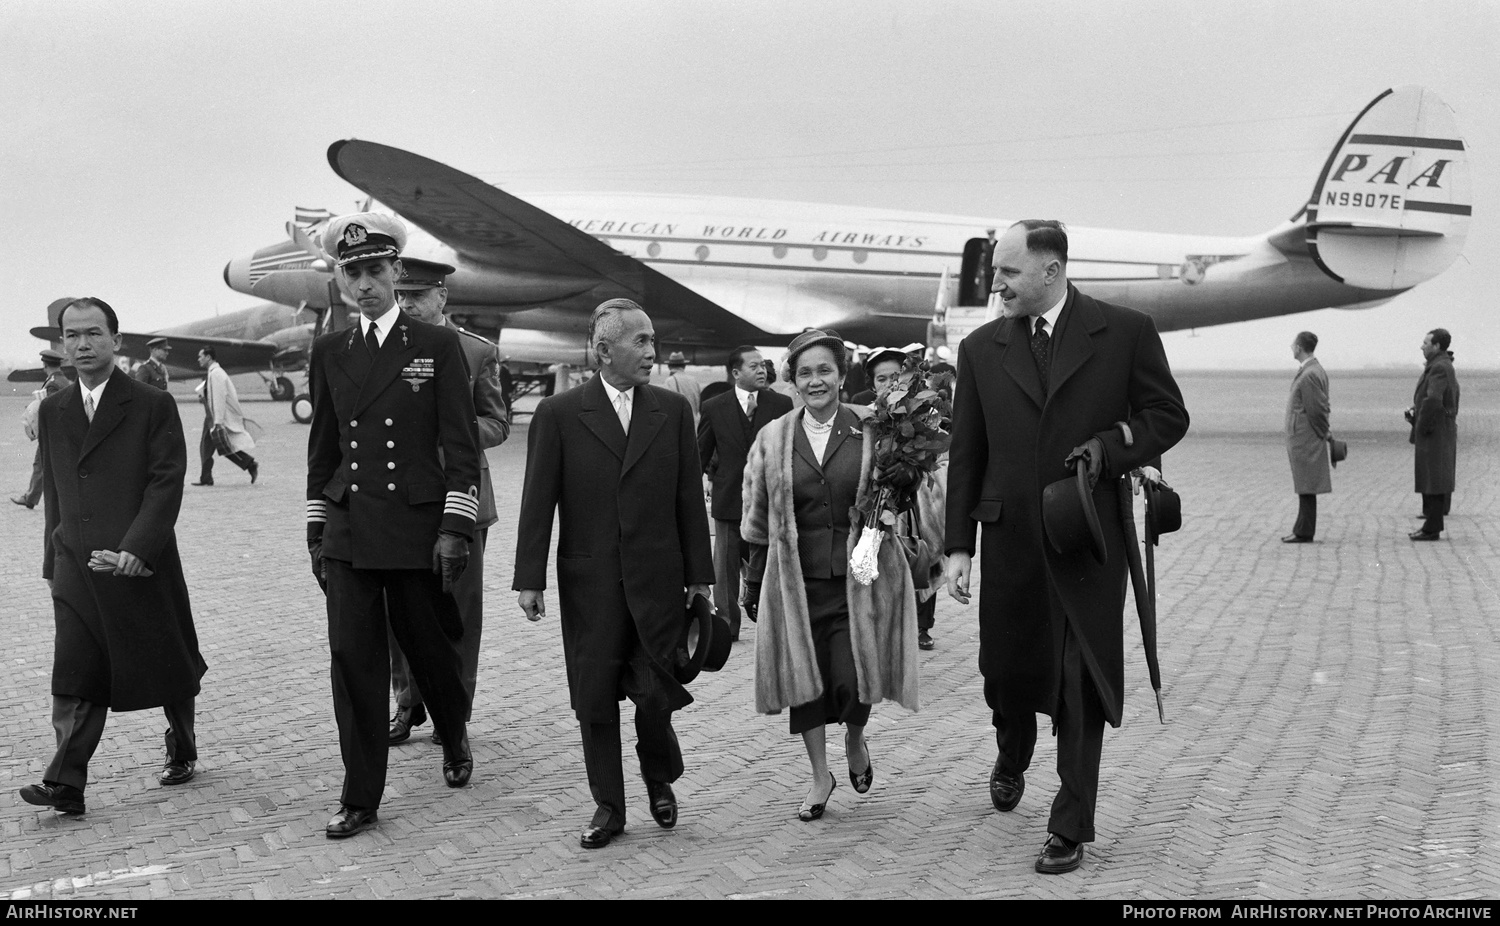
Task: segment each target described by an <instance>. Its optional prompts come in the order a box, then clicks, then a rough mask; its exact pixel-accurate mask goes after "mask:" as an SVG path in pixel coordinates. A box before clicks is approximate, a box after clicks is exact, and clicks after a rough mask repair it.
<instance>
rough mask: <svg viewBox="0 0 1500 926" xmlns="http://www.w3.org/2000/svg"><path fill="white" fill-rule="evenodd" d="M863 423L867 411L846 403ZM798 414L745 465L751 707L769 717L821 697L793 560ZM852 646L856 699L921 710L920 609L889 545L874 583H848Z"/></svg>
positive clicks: (760, 440) (854, 534)
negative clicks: (757, 550) (755, 607)
mask: <svg viewBox="0 0 1500 926" xmlns="http://www.w3.org/2000/svg"><path fill="white" fill-rule="evenodd" d="M844 407H845V408H848V409H850V410H851V411H854V412H855V413H856V414H858V415H859V416H860V417H861V418H866V419H867V417H868V415H869V411H868V410H867V409H863V408H859V407H857V406H847V405H846V406H844ZM803 414H805V412H804V411H803V410H802V409H797V410H796V411H793V412H789V413H787V414H785V415H783V416H781V417H780V418H778V419H776V420H775V421H772V422H771V423H770V424H768V425H766V426H765V427H764V428H762V429H761V431H760V433H759V434H758V435H756V438H755V443H754V444H753V445H752V446H751V448H750V454H749V457H748V458H747V460H746V464H745V482H744V506H745V507H744V516H743V519H742V520H741V522H740V533H741V535H742V536H743V537H744V538H745V540H746V541H748V542H749V543H753V544H760V545H762V546H765V547H767V550H766V571H765V576H764V578H763V580H762V582H761V588H760V616H759V621H758V622H757V624H756V631H755V709H756V711H758V712H760V713H762V714H775V713H779V712H780V711H782V710H784V709H785V708H789V707H795V706H797V705H799V704H806V703H807V702H809V701H813V700H815V699H817V698H820V697H822V695H823V679H822V677H821V675H820V674H819V672H818V660H817V654H816V652H815V651H814V649H813V641H812V629H811V627H810V625H809V620H808V607H807V591H806V588H805V587H804V582H803V577H802V562H801V559H800V557H799V556H798V554H797V524H796V518H795V517H794V515H793V505H792V440H793V436H794V435H795V434H796V429H797V428H800V427H802V416H803ZM861 444H862V445H863V450H862V451H861V453H862V456H861V460H860V469H859V492H858V498H859V499H860V501H863V500H864V498H865V496H866V494H867V493H868V491H869V488H870V470H871V457H872V454H873V451H874V444H875V441H874V440H872V439H871V438H870V435H869V431H868V427H867V428H866V433H865V438H864V440H863V441H861ZM850 522H851V523H850V530H849V547H848V552H850V553H852V552H853V550H854V546H855V544H856V543H858V542H859V534H860V531H861V523H860V518H859V515H858V514H857V513H851V516H850ZM845 581H846V588H847V594H848V596H849V641H850V644H851V646H852V647H853V649H854V666H855V670H856V674H857V676H858V679H859V700H860V701H861V702H863V703H865V704H878V703H880V702H881V701H883V700H885V699H887V698H889V699H891V700H893V701H895V702H897V703H898V704H900V705H902V706H903V707H905V708H907V709H908V710H913V711H914V710H916V709H917V605H916V599H915V598H914V596H913V592H912V583H911V570H910V569H909V568H908V567H907V564H906V558H905V556H904V554H903V553H902V552H901V550H900V548H899V546H898V545H897V544H896V543H895V542H894V541H893V540H891V539H887V540H886V541H885V542H884V543H882V544H881V545H880V578H878V579H876V580H875V582H874V583H873V584H872V585H870V586H868V587H867V586H863V585H860V584H859V583H858V582H856V581H855V580H854V578H853V577H852V576H851V577H848V578H847V579H846V580H845Z"/></svg>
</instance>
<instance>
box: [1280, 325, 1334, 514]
mask: <svg viewBox="0 0 1500 926" xmlns="http://www.w3.org/2000/svg"><path fill="white" fill-rule="evenodd" d="M1317 349H1318V336H1317V335H1315V334H1313V333H1312V332H1311V331H1301V332H1298V333H1297V336H1296V337H1295V338H1293V339H1292V357H1293V359H1295V360H1297V361H1298V362H1300V363H1301V364H1302V365H1301V366H1300V367H1298V368H1297V375H1296V376H1294V377H1292V391H1291V394H1290V395H1289V396H1287V400H1286V420H1285V425H1284V430H1285V432H1286V456H1287V462H1288V463H1290V464H1291V467H1292V491H1293V492H1296V493H1297V521H1296V523H1294V524H1293V525H1292V532H1291V533H1290V534H1287V535H1286V536H1285V537H1282V538H1281V542H1282V543H1312V541H1313V536H1314V535H1316V534H1317V532H1318V496H1319V495H1326V494H1327V493H1329V492H1332V491H1333V475H1332V473H1331V472H1330V468H1329V450H1328V442H1329V441H1330V440H1332V438H1333V433H1332V432H1331V431H1330V430H1329V429H1328V412H1329V407H1328V374H1327V373H1326V372H1324V370H1323V364H1321V363H1319V362H1318V358H1317V357H1315V356H1313V352H1314V351H1316V350H1317Z"/></svg>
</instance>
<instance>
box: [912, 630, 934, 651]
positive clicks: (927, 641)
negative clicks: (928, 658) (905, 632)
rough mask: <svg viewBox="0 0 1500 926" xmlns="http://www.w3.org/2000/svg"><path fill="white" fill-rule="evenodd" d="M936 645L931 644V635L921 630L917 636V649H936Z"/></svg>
mask: <svg viewBox="0 0 1500 926" xmlns="http://www.w3.org/2000/svg"><path fill="white" fill-rule="evenodd" d="M936 648H937V644H936V643H934V642H932V634H930V633H928V632H927V631H925V630H923V631H921V632H920V633H918V634H917V649H936Z"/></svg>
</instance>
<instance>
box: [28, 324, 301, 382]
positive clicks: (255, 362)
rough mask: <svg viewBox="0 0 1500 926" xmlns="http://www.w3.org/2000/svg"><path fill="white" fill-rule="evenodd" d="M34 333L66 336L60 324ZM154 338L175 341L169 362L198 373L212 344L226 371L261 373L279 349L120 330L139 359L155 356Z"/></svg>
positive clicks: (126, 350)
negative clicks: (149, 344)
mask: <svg viewBox="0 0 1500 926" xmlns="http://www.w3.org/2000/svg"><path fill="white" fill-rule="evenodd" d="M31 336H32V337H34V338H40V339H41V340H43V341H48V342H51V343H57V342H58V341H61V340H62V332H61V331H60V330H59V329H57V328H51V327H41V328H33V329H31ZM154 338H166V339H167V340H168V341H170V342H171V344H172V354H171V357H170V358H169V359H168V361H167V366H168V367H169V368H171V369H172V370H173V371H175V372H179V373H182V372H186V373H189V374H191V373H195V372H198V351H199V350H201V349H202V348H205V347H212V348H213V349H214V354H215V355H216V356H217V358H218V361H219V366H221V367H223V368H224V372H226V373H231V374H233V373H259V372H262V371H264V370H269V369H270V368H271V358H272V357H273V356H275V354H276V351H277V350H278V349H279V348H277V346H276V345H275V344H272V343H271V342H269V341H250V340H246V339H244V338H216V337H212V336H204V335H187V334H142V333H139V332H134V333H132V332H129V331H122V332H120V350H119V353H121V354H124V355H125V356H127V357H130V358H132V359H135V360H145V359H146V358H147V357H150V356H151V348H149V347H147V346H146V342H147V341H150V340H152V339H154Z"/></svg>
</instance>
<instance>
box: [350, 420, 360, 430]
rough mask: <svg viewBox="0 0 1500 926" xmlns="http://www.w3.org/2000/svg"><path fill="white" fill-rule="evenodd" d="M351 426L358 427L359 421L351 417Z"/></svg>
mask: <svg viewBox="0 0 1500 926" xmlns="http://www.w3.org/2000/svg"><path fill="white" fill-rule="evenodd" d="M349 427H351V428H357V427H359V422H358V421H355V420H354V419H353V418H350V419H349Z"/></svg>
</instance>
